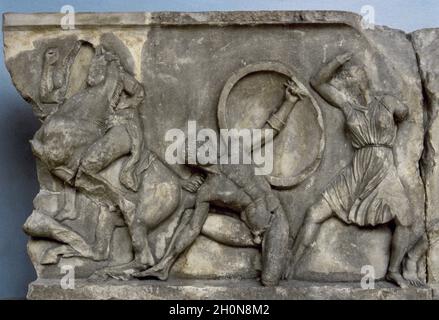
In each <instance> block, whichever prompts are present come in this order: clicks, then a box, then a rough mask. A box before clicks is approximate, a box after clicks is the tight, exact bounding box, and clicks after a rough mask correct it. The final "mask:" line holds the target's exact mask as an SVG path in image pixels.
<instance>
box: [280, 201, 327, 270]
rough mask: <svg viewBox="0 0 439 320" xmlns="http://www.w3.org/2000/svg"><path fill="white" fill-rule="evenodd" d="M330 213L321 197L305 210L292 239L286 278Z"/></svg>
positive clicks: (297, 263)
mask: <svg viewBox="0 0 439 320" xmlns="http://www.w3.org/2000/svg"><path fill="white" fill-rule="evenodd" d="M332 215H333V213H332V209H331V207H330V206H329V204H328V203H327V202H326V201H325V200H324V199H323V198H321V199H320V200H319V201H318V202H316V203H315V204H314V205H312V206H311V207H310V208H309V209H308V210H307V212H306V216H305V220H304V222H303V224H302V227H301V228H300V231H299V234H298V235H297V237H296V240H295V241H294V245H293V249H292V256H291V262H290V264H289V266H287V267H288V268H289V269H288V271H287V274H286V277H287V278H288V277H290V276H293V275H294V272H295V269H296V267H297V266H298V265H299V263H300V261H301V260H302V258H303V256H304V254H305V252H306V250H308V248H309V247H310V246H311V244H312V243H313V242H314V241H315V239H316V238H317V235H318V232H319V230H320V227H321V225H322V223H323V222H325V221H326V220H327V219H329V218H330V217H331V216H332Z"/></svg>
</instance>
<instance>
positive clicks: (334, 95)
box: [310, 53, 352, 110]
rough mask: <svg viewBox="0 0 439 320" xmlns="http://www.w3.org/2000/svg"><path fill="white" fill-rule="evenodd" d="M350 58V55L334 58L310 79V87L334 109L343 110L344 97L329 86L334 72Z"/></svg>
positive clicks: (345, 54)
mask: <svg viewBox="0 0 439 320" xmlns="http://www.w3.org/2000/svg"><path fill="white" fill-rule="evenodd" d="M351 58H352V54H351V53H344V54H342V55H339V56H337V57H335V59H334V60H332V61H331V62H329V63H328V64H327V65H325V66H324V67H323V68H322V69H320V71H319V72H317V73H316V74H315V75H314V76H313V77H312V78H311V81H310V83H311V86H312V87H313V88H314V90H316V91H317V92H318V93H319V94H320V95H321V96H322V98H323V99H325V100H326V101H327V102H328V103H329V104H331V105H333V106H334V107H337V108H340V109H342V110H343V109H344V106H345V101H346V98H345V96H344V95H343V94H342V93H341V92H340V91H338V90H337V89H336V88H334V87H333V86H332V85H330V84H329V82H330V81H331V79H332V77H333V76H334V74H335V73H336V71H337V70H338V69H339V68H340V67H341V66H342V65H344V64H345V63H346V62H348V61H349V60H350V59H351Z"/></svg>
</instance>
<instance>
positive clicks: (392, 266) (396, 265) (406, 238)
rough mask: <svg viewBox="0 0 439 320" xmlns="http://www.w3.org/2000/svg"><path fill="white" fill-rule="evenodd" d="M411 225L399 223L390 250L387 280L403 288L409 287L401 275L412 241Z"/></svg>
mask: <svg viewBox="0 0 439 320" xmlns="http://www.w3.org/2000/svg"><path fill="white" fill-rule="evenodd" d="M410 235H411V231H410V227H406V226H402V225H400V224H397V226H396V228H395V231H394V232H393V237H392V248H391V252H390V262H389V268H388V270H387V275H386V278H387V280H389V281H391V282H394V283H396V284H397V285H398V286H400V287H401V288H408V282H407V281H406V280H405V279H404V278H403V277H402V275H401V263H402V260H403V258H404V256H405V254H406V253H407V249H408V246H409V243H410Z"/></svg>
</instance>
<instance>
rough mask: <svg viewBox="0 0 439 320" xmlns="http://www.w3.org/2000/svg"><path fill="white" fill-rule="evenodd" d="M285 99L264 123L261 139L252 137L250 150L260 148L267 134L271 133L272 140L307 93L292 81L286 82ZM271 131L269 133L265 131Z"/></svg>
mask: <svg viewBox="0 0 439 320" xmlns="http://www.w3.org/2000/svg"><path fill="white" fill-rule="evenodd" d="M285 87H286V89H285V99H284V102H283V103H282V104H281V106H280V107H279V108H278V109H277V111H276V112H274V113H273V114H272V115H271V116H270V118H269V119H268V120H267V121H266V122H265V125H264V127H263V128H262V132H261V139H260V140H255V137H253V141H252V142H253V143H252V149H253V150H254V149H256V148H258V147H262V146H263V145H264V144H265V141H266V139H267V132H272V133H273V136H272V138H274V137H275V136H276V135H278V134H279V132H281V131H282V129H283V128H284V127H285V124H286V122H287V120H288V116H289V115H290V113H291V111H292V110H293V109H294V107H295V105H296V104H297V102H298V101H299V100H302V99H305V98H306V97H307V96H308V92H306V91H305V90H303V89H302V88H300V87H299V86H298V85H297V84H296V83H295V82H294V81H293V80H291V81H288V82H287V83H286V84H285ZM267 129H268V130H271V131H267Z"/></svg>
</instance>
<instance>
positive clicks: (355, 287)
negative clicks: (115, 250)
mask: <svg viewBox="0 0 439 320" xmlns="http://www.w3.org/2000/svg"><path fill="white" fill-rule="evenodd" d="M437 292H438V291H437V289H434V288H430V287H426V288H409V289H401V288H399V287H396V286H394V285H392V284H389V283H387V282H377V283H376V288H375V289H362V288H361V287H360V286H359V283H312V282H301V281H287V282H282V283H281V285H280V286H278V287H272V288H267V287H263V286H261V285H260V284H259V282H257V281H256V280H233V281H232V280H227V281H226V280H170V281H167V282H163V281H155V280H148V281H138V280H132V281H116V280H110V281H105V282H90V281H86V280H77V281H76V283H75V289H62V288H61V286H60V282H59V280H47V279H46V280H44V279H41V280H36V281H34V282H32V283H31V284H30V285H29V292H28V295H27V298H28V299H49V300H58V299H60V300H63V299H68V300H72V299H84V300H87V299H102V300H108V299H117V300H155V299H157V300H162V299H166V300H172V299H175V300H186V299H195V300H215V299H222V300H235V299H242V300H246V299H248V300H267V299H270V300H271V299H273V300H333V299H337V300H348V299H353V300H395V299H398V300H399V299H401V300H406V299H409V300H418V299H419V300H431V299H434V298H436V299H437V298H438V297H437ZM435 293H436V294H435Z"/></svg>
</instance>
